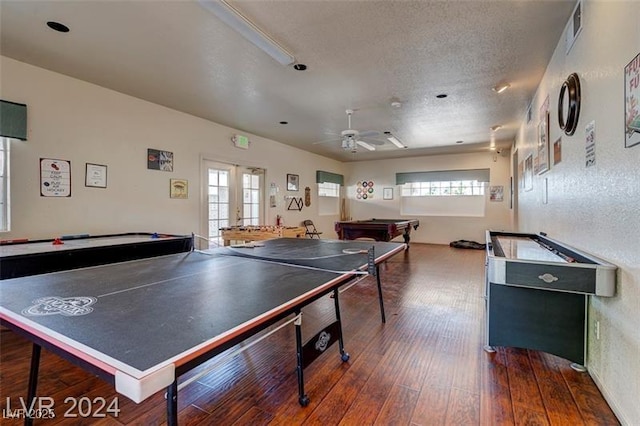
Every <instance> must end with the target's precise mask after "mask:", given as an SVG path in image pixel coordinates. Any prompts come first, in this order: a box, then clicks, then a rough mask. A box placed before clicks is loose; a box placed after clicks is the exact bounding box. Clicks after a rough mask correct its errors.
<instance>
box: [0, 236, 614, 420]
mask: <svg viewBox="0 0 640 426" xmlns="http://www.w3.org/2000/svg"><path fill="white" fill-rule="evenodd" d="M382 280H383V289H384V296H385V306H386V312H387V323H386V324H382V323H381V321H380V313H379V309H378V300H377V293H376V289H375V282H374V281H373V279H372V278H367V279H365V280H364V281H362V282H360V283H359V284H357V285H355V286H354V287H352V288H351V289H349V290H348V291H346V292H344V293H342V294H341V296H340V302H341V313H342V319H343V324H344V334H345V347H346V350H347V351H348V352H349V353H350V355H351V359H350V360H349V361H348V362H347V363H343V362H342V361H341V360H340V356H339V352H338V348H337V345H334V346H333V347H331V348H330V349H328V350H327V352H326V353H325V354H323V355H322V356H321V357H320V358H318V359H317V360H316V361H315V362H314V363H313V364H312V365H311V366H310V367H308V368H307V369H306V370H305V380H306V391H307V394H308V395H309V398H310V399H311V402H310V404H309V405H308V406H307V407H304V408H303V407H300V405H299V404H298V402H297V381H296V375H295V358H296V357H295V337H294V329H293V326H291V325H290V326H287V327H285V328H284V329H282V330H280V331H278V332H277V333H275V334H274V335H272V336H270V337H268V338H267V339H265V340H263V341H262V342H260V343H258V344H256V345H255V346H253V347H251V348H250V349H248V350H247V351H246V352H244V353H242V354H239V355H236V356H234V357H232V358H228V359H226V360H224V361H222V362H220V361H219V360H218V358H216V359H213V360H212V361H210V362H209V363H208V364H206V365H204V366H202V367H200V368H199V369H198V370H196V371H194V372H193V373H196V372H197V371H200V370H202V369H204V368H208V367H211V366H216V368H215V370H213V371H212V372H211V373H210V374H208V375H206V376H204V377H202V378H200V379H199V380H198V381H196V382H194V383H192V384H191V385H189V386H187V387H186V388H185V389H183V390H182V391H181V392H180V394H179V410H180V412H179V421H180V424H181V425H207V424H211V425H267V424H268V425H297V424H305V425H338V424H340V425H366V424H378V425H503V424H504V425H515V424H519V425H520V424H522V425H524V424H526V425H615V424H619V423H618V421H617V419H616V417H615V416H614V414H613V412H612V411H611V409H610V408H609V406H608V405H607V403H606V402H605V401H604V399H603V397H602V395H601V394H600V392H599V391H598V389H597V387H596V386H595V384H594V382H593V381H592V379H591V378H590V377H589V375H588V374H587V373H578V372H576V371H574V370H572V369H571V368H570V362H569V361H566V360H564V359H560V358H558V357H555V356H552V355H549V354H545V353H539V352H535V351H527V350H522V349H515V348H498V351H497V352H496V353H494V354H489V353H486V352H485V351H483V349H482V346H483V339H484V326H483V324H484V318H485V312H484V299H483V286H484V252H483V251H476V250H461V249H453V248H450V247H447V246H438V245H428V244H416V243H413V244H412V245H411V249H410V250H409V251H407V252H405V254H401V255H399V256H396V257H395V258H393V259H392V260H390V261H388V262H387V263H386V264H385V265H384V266H383V267H382ZM333 316H334V313H333V300H332V299H330V298H329V297H323V298H322V299H320V300H318V301H317V302H314V303H313V304H312V305H310V306H308V307H307V308H306V309H305V310H304V311H303V330H304V331H303V333H304V334H305V335H306V336H312V335H313V334H315V333H316V332H317V331H318V330H319V329H320V328H321V327H322V325H325V324H327V323H329V322H331V321H332V320H333ZM0 336H1V339H2V341H1V358H0V362H1V364H0V365H1V369H0V370H1V372H0V380H1V392H0V393H1V398H0V408H2V409H4V408H6V398H9V397H10V398H11V399H10V401H11V404H12V408H16V406H18V404H19V398H20V397H21V396H22V397H23V398H26V389H27V381H28V371H29V358H30V354H31V346H30V344H29V343H28V342H26V341H25V340H23V339H22V338H20V337H18V336H16V335H15V334H13V332H10V331H6V330H5V331H3V332H2V333H1V334H0ZM167 338H171V336H167ZM191 375H192V374H191V373H190V374H188V375H185V376H184V377H183V379H186V378H188V377H190V376H191ZM38 394H39V395H41V396H50V397H53V398H54V400H55V404H56V405H55V408H56V411H55V413H56V416H57V417H56V418H55V419H53V420H46V421H45V420H39V421H36V422H35V424H46V425H53V424H65V425H71V424H73V425H76V424H91V425H96V424H97V425H120V424H144V425H149V424H151V425H153V424H162V423H164V422H165V407H166V406H165V401H164V397H163V395H162V393H159V394H156V395H154V396H153V397H151V398H149V399H148V400H146V401H145V402H143V403H142V404H139V405H136V404H134V403H132V402H131V401H129V400H128V399H127V398H125V397H122V396H120V397H118V401H119V408H120V410H121V411H120V413H119V415H118V417H117V418H114V417H112V416H107V417H105V418H87V419H80V418H64V416H63V414H64V411H65V410H66V409H68V408H69V404H65V403H64V400H65V398H67V397H75V398H76V400H77V399H79V398H80V397H82V396H88V397H90V398H91V399H94V398H98V397H102V398H105V399H106V400H107V401H111V400H113V398H115V397H117V396H118V395H117V394H116V393H115V392H114V390H113V389H112V388H111V386H110V385H108V384H106V383H105V382H103V381H102V380H100V379H98V378H95V377H93V376H91V375H90V374H87V373H85V372H84V371H83V370H81V369H80V368H78V367H75V366H73V365H71V364H69V363H68V362H66V361H64V360H62V359H60V358H59V357H58V356H56V355H53V354H51V353H48V352H47V351H43V357H42V363H41V367H40V382H39V387H38ZM76 412H77V411H76ZM0 423H2V424H3V425H4V424H20V422H17V421H15V422H14V421H7V420H6V419H3V420H1V421H0Z"/></svg>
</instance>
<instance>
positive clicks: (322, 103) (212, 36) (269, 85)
mask: <svg viewBox="0 0 640 426" xmlns="http://www.w3.org/2000/svg"><path fill="white" fill-rule="evenodd" d="M230 3H232V4H233V5H234V6H235V7H236V8H237V9H238V10H240V11H242V13H243V14H244V15H245V16H246V17H248V18H249V19H250V20H251V21H252V22H253V23H255V24H256V25H257V26H258V27H260V28H261V29H262V30H264V31H265V32H266V33H268V34H269V35H270V36H271V37H272V38H273V39H275V40H277V41H278V42H279V43H280V44H281V45H283V46H284V47H286V48H287V50H289V51H290V52H291V53H293V54H294V55H295V57H296V60H297V61H298V62H299V63H303V64H305V65H307V66H308V69H307V70H306V71H296V70H294V69H293V67H292V66H283V65H280V64H279V63H278V62H276V61H275V60H273V59H272V58H271V57H269V56H267V55H266V54H265V53H263V52H262V51H261V50H259V49H258V48H256V47H255V46H254V45H252V44H251V43H249V42H248V41H247V40H246V39H244V38H243V37H242V36H240V35H239V34H238V33H236V32H235V31H233V30H231V29H230V28H229V27H227V26H226V25H225V24H223V23H222V22H221V21H219V20H218V19H217V18H216V17H215V16H213V15H212V14H211V13H209V12H208V11H207V10H206V9H205V8H203V7H202V5H200V4H199V3H197V2H194V1H157V0H150V1H116V0H93V1H60V0H55V1H53V0H46V1H6V0H2V2H1V3H0V19H1V21H0V41H1V44H0V51H1V53H2V55H4V56H8V57H11V58H14V59H16V60H19V61H23V62H27V63H30V64H34V65H36V66H39V67H42V68H46V69H50V70H53V71H56V72H59V73H62V74H66V75H69V76H72V77H75V78H79V79H81V80H86V81H89V82H92V83H95V84H98V85H100V86H103V87H107V88H110V89H113V90H116V91H119V92H122V93H126V94H129V95H132V96H135V97H138V98H141V99H145V100H148V101H151V102H154V103H157V104H160V105H164V106H167V107H170V108H174V109H176V110H179V111H184V112H186V113H189V114H192V115H195V116H198V117H203V118H206V119H209V120H212V121H215V122H218V123H221V124H225V125H227V126H230V127H234V128H237V129H239V130H241V131H244V132H250V133H254V134H257V135H260V136H264V137H267V138H270V139H274V140H276V141H279V142H282V143H285V144H289V145H293V146H296V147H298V148H301V149H304V150H307V151H312V152H316V153H318V154H321V155H325V156H328V157H332V158H335V159H338V160H341V161H358V160H370V159H384V158H392V157H403V156H416V155H426V154H436V153H447V152H465V151H479V150H488V149H489V146H490V144H491V142H492V141H493V142H494V143H495V144H496V146H498V147H505V146H509V145H510V143H511V141H512V140H513V138H514V137H515V134H516V131H517V127H518V124H519V122H520V120H521V119H522V118H523V116H524V114H525V112H526V108H527V106H528V103H529V102H530V99H531V96H532V95H533V92H534V90H535V88H536V86H537V84H538V83H539V81H540V79H541V77H542V74H543V73H544V70H545V67H546V65H547V63H548V61H549V59H550V57H551V55H552V53H553V49H554V48H555V46H556V44H557V43H558V40H559V39H560V37H561V35H562V31H563V29H564V26H565V24H566V22H567V20H568V17H569V16H570V14H571V11H572V10H573V7H574V5H575V0H570V1H569V0H567V1H563V0H556V1H553V0H551V1H549V0H546V1H532V0H512V1H507V0H503V1H484V0H474V1H457V0H454V1H427V0H424V1H391V0H388V1H347V0H344V1H320V0H302V1H297V0H283V1H266V0H261V1H236V2H230ZM47 21H58V22H61V23H63V24H65V25H67V26H69V27H70V29H71V31H70V32H69V33H66V34H62V33H57V32H54V31H52V30H51V29H49V28H48V27H47V26H46V22H47ZM503 81H506V82H509V83H510V84H511V88H510V89H509V90H507V91H506V92H504V93H502V94H497V93H495V92H493V91H492V90H491V88H492V87H493V86H495V85H496V84H498V83H499V82H503ZM438 94H447V95H448V96H447V97H446V98H442V99H439V98H436V95H438ZM392 101H399V102H401V103H402V107H400V108H393V107H392V106H391V102H392ZM346 109H353V110H355V112H354V114H353V117H352V127H353V128H355V129H357V130H360V131H369V130H375V131H379V132H384V131H390V132H392V133H393V134H394V135H395V136H397V137H398V138H399V139H400V140H401V141H402V142H403V143H404V144H405V145H407V147H408V148H407V149H398V148H396V147H395V146H393V145H392V144H391V143H389V142H386V143H384V144H383V145H378V146H376V151H373V152H369V151H366V150H364V149H361V148H359V149H358V152H357V153H355V154H353V153H351V152H349V151H345V150H343V149H342V148H341V147H340V141H339V134H340V132H341V131H342V130H345V129H346V128H347V116H346V114H345V110H346ZM281 121H286V122H288V124H286V125H282V124H280V122H281ZM497 124H500V125H502V126H503V128H502V129H500V130H498V131H497V132H495V133H494V132H492V131H491V130H490V127H491V126H494V125H497ZM336 135H338V136H336ZM331 139H335V140H333V141H332V142H325V143H315V142H318V141H326V140H331ZM458 140H462V141H464V143H462V144H456V141H458Z"/></svg>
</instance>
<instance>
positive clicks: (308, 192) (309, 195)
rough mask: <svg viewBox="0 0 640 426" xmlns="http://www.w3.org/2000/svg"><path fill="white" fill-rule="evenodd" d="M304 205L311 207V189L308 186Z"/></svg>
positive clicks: (305, 189)
mask: <svg viewBox="0 0 640 426" xmlns="http://www.w3.org/2000/svg"><path fill="white" fill-rule="evenodd" d="M304 205H305V207H311V188H309V187H308V186H307V187H305V188H304Z"/></svg>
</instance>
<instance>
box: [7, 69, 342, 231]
mask: <svg viewBox="0 0 640 426" xmlns="http://www.w3.org/2000/svg"><path fill="white" fill-rule="evenodd" d="M1 66H2V68H1V70H2V72H1V77H0V78H1V80H0V82H1V87H2V93H1V96H2V98H3V99H6V100H11V101H14V102H21V103H25V104H27V105H28V138H29V140H28V141H26V142H19V141H13V142H12V144H11V222H12V226H11V228H12V230H11V232H8V233H2V234H0V238H52V237H55V236H58V235H65V234H78V233H90V234H103V233H113V232H134V231H148V232H166V233H191V232H196V233H199V232H201V228H200V226H201V224H200V222H201V213H200V201H201V189H200V188H201V177H200V176H201V173H200V163H201V158H209V159H214V160H218V161H224V162H229V163H232V164H241V165H249V166H255V167H262V168H265V169H266V170H267V174H266V183H267V186H268V185H269V184H270V183H271V182H275V183H276V185H277V186H278V187H279V188H280V192H279V194H278V196H277V202H278V206H277V207H276V208H269V207H267V212H266V214H267V218H266V222H267V223H273V224H275V217H276V215H277V214H280V215H283V217H284V219H285V224H287V225H293V224H295V225H299V224H300V222H301V221H302V220H304V219H307V218H311V219H314V220H316V221H318V224H319V226H321V227H324V228H332V227H333V222H334V221H335V220H337V219H338V216H337V215H334V216H322V217H319V216H318V203H317V197H315V196H314V197H313V201H314V202H313V203H312V205H311V207H305V208H304V209H303V210H302V211H301V212H300V211H287V210H286V205H285V201H284V195H286V194H287V191H286V182H285V181H286V174H287V173H294V174H298V175H299V176H300V186H301V187H302V188H301V191H300V192H298V193H296V195H298V196H304V187H305V186H310V187H311V188H312V189H314V191H315V188H316V186H315V172H316V170H317V169H321V170H326V171H331V172H336V173H342V172H343V165H342V163H340V162H337V161H334V160H330V159H328V158H325V157H321V156H318V155H315V154H311V153H308V152H305V151H301V150H298V149H294V148H291V147H288V146H286V145H283V144H280V143H278V142H274V141H271V140H267V139H264V138H261V137H257V136H252V135H249V136H250V137H251V138H250V139H251V141H252V143H251V147H250V149H249V150H247V151H245V150H240V149H237V148H235V147H234V146H233V145H232V143H231V141H230V138H231V135H232V134H234V133H236V131H234V129H230V128H228V127H225V126H222V125H219V124H216V123H213V122H210V121H207V120H203V119H200V118H196V117H193V116H190V115H187V114H183V113H180V112H177V111H174V110H171V109H168V108H164V107H162V106H159V105H155V104H151V103H149V102H146V101H142V100H140V99H136V98H133V97H130V96H126V95H123V94H121V93H118V92H114V91H111V90H107V89H104V88H102V87H98V86H95V85H92V84H89V83H86V82H82V81H80V80H76V79H73V78H70V77H66V76H63V75H61V74H57V73H53V72H49V71H46V70H43V69H41V68H37V67H33V66H30V65H27V64H24V63H21V62H17V61H14V60H12V59H9V58H6V57H2V62H1ZM147 148H156V149H161V150H165V151H172V152H173V154H174V171H173V172H172V173H170V172H161V171H155V170H147V165H146V153H147ZM41 157H45V158H56V159H63V160H70V161H71V168H72V196H71V198H45V197H41V196H40V189H39V185H40V184H39V171H38V167H39V159H40V158H41ZM85 163H97V164H105V165H107V166H108V187H107V188H106V189H98V188H87V187H85V186H84V177H85ZM170 178H178V179H187V180H188V181H189V198H188V199H187V200H180V199H171V198H169V179H170Z"/></svg>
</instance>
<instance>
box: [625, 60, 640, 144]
mask: <svg viewBox="0 0 640 426" xmlns="http://www.w3.org/2000/svg"><path fill="white" fill-rule="evenodd" d="M638 144H640V53H639V54H638V55H636V57H635V58H633V60H632V61H631V62H629V63H628V64H627V66H626V67H624V147H625V148H630V147H632V146H634V145H638Z"/></svg>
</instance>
